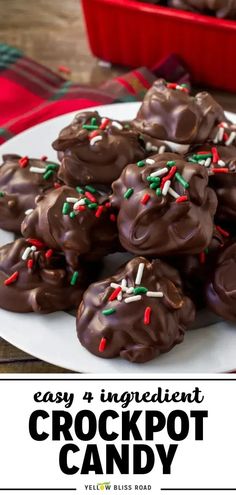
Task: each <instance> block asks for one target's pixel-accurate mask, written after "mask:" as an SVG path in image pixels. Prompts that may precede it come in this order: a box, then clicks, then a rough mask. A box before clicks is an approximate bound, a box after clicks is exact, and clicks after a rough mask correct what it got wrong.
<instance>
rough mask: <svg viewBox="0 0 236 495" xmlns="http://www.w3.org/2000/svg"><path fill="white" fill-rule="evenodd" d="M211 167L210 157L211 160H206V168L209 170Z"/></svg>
mask: <svg viewBox="0 0 236 495" xmlns="http://www.w3.org/2000/svg"><path fill="white" fill-rule="evenodd" d="M210 165H211V158H210V157H209V158H207V159H206V161H205V167H207V168H208V167H210Z"/></svg>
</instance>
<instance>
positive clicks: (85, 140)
mask: <svg viewBox="0 0 236 495" xmlns="http://www.w3.org/2000/svg"><path fill="white" fill-rule="evenodd" d="M53 148H54V149H55V150H57V151H58V153H59V155H58V156H59V159H60V160H61V166H60V171H59V177H60V178H61V179H62V181H63V182H65V184H67V185H69V186H73V187H74V186H77V185H85V184H95V185H100V184H102V185H104V184H105V185H107V186H110V185H111V183H112V182H113V181H114V180H116V179H117V178H118V177H119V175H120V174H121V172H122V170H123V168H124V167H125V166H126V165H127V164H128V163H132V162H133V161H138V160H142V159H143V158H144V157H145V155H146V152H145V147H144V145H143V140H142V139H139V133H138V132H137V131H135V130H134V129H133V128H132V127H131V126H130V124H128V123H121V122H118V121H117V120H111V119H107V118H102V117H100V115H99V114H98V112H90V111H86V112H82V113H78V115H76V117H75V118H74V120H73V122H72V124H70V125H69V126H67V127H65V128H64V129H63V130H62V131H61V132H60V134H59V137H58V139H56V141H54V143H53Z"/></svg>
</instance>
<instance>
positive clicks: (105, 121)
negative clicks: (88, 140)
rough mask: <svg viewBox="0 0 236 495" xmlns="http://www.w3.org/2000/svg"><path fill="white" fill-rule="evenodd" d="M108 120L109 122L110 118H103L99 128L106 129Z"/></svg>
mask: <svg viewBox="0 0 236 495" xmlns="http://www.w3.org/2000/svg"><path fill="white" fill-rule="evenodd" d="M109 122H110V119H105V120H104V121H103V122H102V124H101V125H100V127H99V129H102V130H103V129H106V127H107V126H108V124H109Z"/></svg>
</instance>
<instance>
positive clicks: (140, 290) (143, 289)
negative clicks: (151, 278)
mask: <svg viewBox="0 0 236 495" xmlns="http://www.w3.org/2000/svg"><path fill="white" fill-rule="evenodd" d="M147 291H148V289H146V287H142V286H140V287H135V289H134V291H133V294H134V295H135V296H136V295H138V294H147Z"/></svg>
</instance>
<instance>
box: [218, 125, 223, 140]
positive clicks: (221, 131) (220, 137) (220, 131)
mask: <svg viewBox="0 0 236 495" xmlns="http://www.w3.org/2000/svg"><path fill="white" fill-rule="evenodd" d="M223 136H224V127H220V129H219V132H218V139H219V141H222V139H223Z"/></svg>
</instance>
